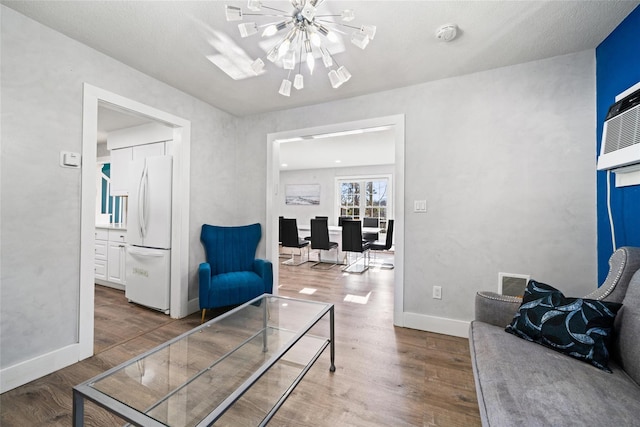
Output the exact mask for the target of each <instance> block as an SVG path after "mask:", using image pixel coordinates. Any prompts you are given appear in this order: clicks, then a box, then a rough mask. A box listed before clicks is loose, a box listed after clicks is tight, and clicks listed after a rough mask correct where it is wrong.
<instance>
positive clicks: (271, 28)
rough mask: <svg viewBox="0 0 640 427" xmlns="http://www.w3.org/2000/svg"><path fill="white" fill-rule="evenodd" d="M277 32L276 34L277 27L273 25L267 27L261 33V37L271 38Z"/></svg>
mask: <svg viewBox="0 0 640 427" xmlns="http://www.w3.org/2000/svg"><path fill="white" fill-rule="evenodd" d="M277 32H278V27H276V25H275V24H271V25H267V27H266V28H265V29H264V31H262V37H271V36H273V35H274V34H275V33H277Z"/></svg>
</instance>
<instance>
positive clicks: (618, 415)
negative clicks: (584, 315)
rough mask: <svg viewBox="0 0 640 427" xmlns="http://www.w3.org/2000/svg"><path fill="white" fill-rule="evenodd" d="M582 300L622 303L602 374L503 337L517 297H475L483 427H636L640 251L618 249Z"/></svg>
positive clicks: (474, 352) (474, 346) (474, 347)
mask: <svg viewBox="0 0 640 427" xmlns="http://www.w3.org/2000/svg"><path fill="white" fill-rule="evenodd" d="M609 267H610V270H609V274H608V276H607V279H606V280H605V282H604V283H603V284H602V286H600V287H599V288H598V289H597V290H596V291H595V292H593V293H591V294H589V295H587V296H586V297H585V298H590V299H600V300H604V301H612V302H621V303H623V306H622V308H621V309H620V311H619V312H618V314H617V316H616V319H615V323H614V331H613V336H612V344H611V345H610V347H609V348H610V356H611V357H610V361H609V367H610V368H611V370H612V371H613V373H607V372H605V371H602V370H600V369H597V368H596V367H594V366H592V365H590V364H588V363H585V362H583V361H580V360H576V359H574V358H572V357H569V356H566V355H564V354H561V353H558V352H556V351H554V350H551V349H549V348H547V347H544V346H542V345H540V344H536V343H533V342H529V341H526V340H524V339H521V338H518V337H516V336H514V335H511V334H508V333H507V332H505V330H504V329H505V327H506V325H507V324H509V323H510V322H511V320H512V319H513V316H514V314H515V313H516V311H517V310H518V308H519V306H520V303H521V299H519V298H514V297H505V296H503V295H499V294H496V293H492V292H479V293H478V294H477V295H476V318H475V320H474V321H473V322H471V326H470V329H469V346H470V348H471V360H472V364H473V375H474V378H475V383H476V390H477V394H478V404H479V406H480V416H481V419H482V425H483V426H554V427H557V426H640V270H639V268H640V248H633V247H623V248H620V249H618V250H617V251H616V252H615V253H614V254H613V255H612V256H611V258H610V260H609Z"/></svg>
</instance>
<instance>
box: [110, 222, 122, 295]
mask: <svg viewBox="0 0 640 427" xmlns="http://www.w3.org/2000/svg"><path fill="white" fill-rule="evenodd" d="M126 235H127V233H126V232H125V231H122V230H109V245H108V249H107V280H108V281H109V282H113V283H118V284H121V285H124V284H125V283H124V282H125V280H124V272H125V270H124V267H125V256H126V252H125V238H126Z"/></svg>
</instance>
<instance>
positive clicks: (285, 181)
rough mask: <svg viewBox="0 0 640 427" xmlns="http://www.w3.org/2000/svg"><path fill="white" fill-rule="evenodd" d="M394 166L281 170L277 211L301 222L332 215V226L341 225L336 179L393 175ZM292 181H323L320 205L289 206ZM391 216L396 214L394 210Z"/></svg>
mask: <svg viewBox="0 0 640 427" xmlns="http://www.w3.org/2000/svg"><path fill="white" fill-rule="evenodd" d="M393 169H394V166H393V165H375V166H361V167H345V168H325V169H305V170H293V171H280V190H279V191H278V203H277V204H276V206H277V211H276V212H277V213H278V215H281V216H284V217H286V218H296V219H297V220H298V224H306V225H307V226H308V225H309V224H310V223H311V218H315V217H316V216H328V217H329V225H338V216H337V214H336V203H337V199H336V188H335V185H336V178H339V177H344V176H362V175H381V174H382V175H393ZM290 184H320V204H319V205H313V206H302V205H287V204H286V203H285V197H284V196H285V187H286V186H287V185H290ZM390 215H393V213H392V212H391V213H390Z"/></svg>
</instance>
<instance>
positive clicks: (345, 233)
mask: <svg viewBox="0 0 640 427" xmlns="http://www.w3.org/2000/svg"><path fill="white" fill-rule="evenodd" d="M370 246H371V243H370V242H363V241H362V223H361V222H360V221H358V220H343V221H342V251H343V252H347V256H348V257H349V255H350V253H356V259H355V261H353V262H350V261H348V262H347V266H346V267H344V268H343V271H346V272H348V273H364V272H365V271H366V270H367V269H368V268H369V249H370ZM358 253H360V254H362V260H363V263H362V266H361V267H360V266H359V264H358V261H359V260H360V257H359V256H358Z"/></svg>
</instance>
